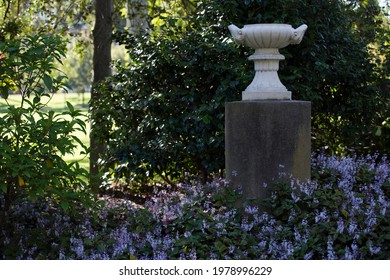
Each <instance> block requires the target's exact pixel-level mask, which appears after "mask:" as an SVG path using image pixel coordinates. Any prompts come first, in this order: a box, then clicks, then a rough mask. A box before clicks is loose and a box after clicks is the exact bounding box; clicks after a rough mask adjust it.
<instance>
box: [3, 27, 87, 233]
mask: <svg viewBox="0 0 390 280" xmlns="http://www.w3.org/2000/svg"><path fill="white" fill-rule="evenodd" d="M0 54H1V58H0V89H1V97H2V98H3V100H4V101H5V102H6V103H7V104H8V107H7V109H6V110H5V113H4V114H1V115H0V161H1V166H0V193H2V195H3V196H4V204H1V205H0V220H1V223H0V224H1V225H2V226H4V227H7V228H8V227H9V230H10V232H12V221H8V222H10V223H11V224H7V223H6V219H7V215H6V213H7V211H9V210H10V209H12V207H13V205H14V204H15V203H20V201H21V200H23V199H25V198H27V199H29V200H37V199H49V198H51V199H52V200H53V201H54V202H55V203H58V204H59V205H60V206H61V207H62V208H63V209H64V210H72V209H74V205H75V204H79V203H80V204H84V205H88V206H93V205H94V198H93V196H92V195H91V193H90V191H89V190H88V186H87V185H86V182H85V181H86V180H85V179H86V178H87V176H88V173H87V171H86V170H85V169H82V168H80V166H79V164H78V162H72V163H67V162H65V161H64V160H63V158H62V157H63V156H64V155H65V154H71V153H73V152H74V151H75V149H76V147H78V145H81V147H82V148H83V150H84V152H85V153H86V152H87V148H86V147H85V146H84V145H83V143H82V141H80V139H79V138H77V137H76V136H75V135H74V133H75V132H77V131H80V132H82V133H86V130H85V129H86V128H85V123H84V121H83V117H84V118H85V116H83V114H82V113H81V112H80V111H79V110H75V108H74V107H73V106H72V105H71V104H70V103H69V102H68V103H67V107H68V110H67V111H66V112H63V113H56V112H54V111H47V110H44V109H45V104H43V103H42V102H41V98H42V97H44V96H48V97H50V96H52V94H54V92H56V91H58V90H59V89H62V88H64V85H65V84H64V79H65V77H64V76H62V75H56V72H59V71H58V70H57V69H56V68H55V63H56V62H60V61H61V59H62V57H63V56H64V55H65V52H64V44H63V43H62V41H61V39H60V37H59V36H45V35H33V36H26V37H23V38H21V39H19V40H7V41H5V42H0ZM11 91H15V92H17V93H18V94H20V95H21V96H22V99H21V103H20V105H19V106H15V105H10V104H9V103H8V101H7V97H8V94H9V93H10V92H11Z"/></svg>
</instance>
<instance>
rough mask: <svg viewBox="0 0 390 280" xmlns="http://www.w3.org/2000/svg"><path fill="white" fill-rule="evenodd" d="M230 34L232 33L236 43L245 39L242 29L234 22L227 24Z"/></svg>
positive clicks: (241, 42)
mask: <svg viewBox="0 0 390 280" xmlns="http://www.w3.org/2000/svg"><path fill="white" fill-rule="evenodd" d="M228 28H229V31H230V34H232V36H233V39H234V41H235V42H236V43H238V44H243V43H244V40H245V35H244V33H243V32H242V29H240V28H238V27H237V26H235V25H234V24H231V25H229V26H228Z"/></svg>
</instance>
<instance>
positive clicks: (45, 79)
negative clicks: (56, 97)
mask: <svg viewBox="0 0 390 280" xmlns="http://www.w3.org/2000/svg"><path fill="white" fill-rule="evenodd" d="M43 82H44V83H45V86H46V87H47V88H48V89H49V90H50V91H52V89H53V79H52V78H51V77H50V76H49V75H44V76H43Z"/></svg>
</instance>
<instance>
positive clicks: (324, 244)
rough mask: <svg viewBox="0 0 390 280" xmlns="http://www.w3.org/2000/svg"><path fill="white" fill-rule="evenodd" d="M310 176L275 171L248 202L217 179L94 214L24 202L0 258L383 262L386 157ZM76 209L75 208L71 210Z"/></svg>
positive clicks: (321, 160) (4, 236) (317, 163)
mask: <svg viewBox="0 0 390 280" xmlns="http://www.w3.org/2000/svg"><path fill="white" fill-rule="evenodd" d="M312 167H313V171H312V180H311V181H309V182H298V181H296V180H294V179H291V178H289V177H288V176H287V175H286V174H283V173H282V172H281V177H280V179H279V180H277V181H275V186H274V188H275V192H274V193H273V195H272V197H271V198H270V199H269V201H267V202H266V204H267V206H268V207H269V209H271V210H270V211H269V213H264V212H261V211H260V210H259V208H258V207H257V206H256V205H255V204H251V203H249V202H248V203H247V204H244V205H243V207H241V208H237V207H235V202H236V201H237V199H239V197H240V192H239V190H235V189H234V188H233V187H232V186H229V184H228V182H227V181H225V180H224V179H222V178H216V179H214V180H213V181H212V182H210V183H207V184H201V183H199V182H197V181H189V182H186V183H181V184H177V185H176V186H174V188H169V187H166V188H165V189H162V190H161V189H160V190H159V191H156V192H155V193H154V194H153V195H152V196H151V197H150V198H149V199H147V201H146V202H145V203H143V204H140V203H139V201H138V202H134V201H131V200H129V199H128V197H125V196H124V197H122V198H115V197H113V196H109V197H105V198H104V200H105V201H106V205H105V207H103V208H101V209H100V210H97V211H96V212H94V211H90V210H82V208H81V206H80V209H79V210H80V211H79V212H78V213H74V214H69V213H68V214H66V213H64V211H63V209H62V208H61V207H58V205H56V204H55V202H54V201H48V200H46V201H39V202H38V201H36V202H31V201H24V202H22V203H20V204H18V205H15V206H14V207H13V208H12V209H11V210H10V211H9V212H8V213H7V225H8V227H3V229H2V232H1V236H0V237H1V238H0V258H3V259H389V258H390V254H389V251H390V248H389V243H390V242H389V240H390V224H389V206H390V200H389V188H390V165H389V163H388V161H387V159H386V158H385V157H383V158H382V159H381V158H379V156H367V157H365V158H356V157H345V158H341V159H340V158H337V157H326V156H324V155H317V156H313V162H312ZM76 212H77V211H76Z"/></svg>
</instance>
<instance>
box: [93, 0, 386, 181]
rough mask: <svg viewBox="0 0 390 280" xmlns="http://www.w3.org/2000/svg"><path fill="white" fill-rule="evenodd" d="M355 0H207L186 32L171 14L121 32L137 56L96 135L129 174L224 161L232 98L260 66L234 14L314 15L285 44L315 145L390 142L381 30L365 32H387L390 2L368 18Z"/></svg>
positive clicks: (288, 19) (356, 146)
mask: <svg viewBox="0 0 390 280" xmlns="http://www.w3.org/2000/svg"><path fill="white" fill-rule="evenodd" d="M351 2H353V5H352V4H351V5H347V4H345V3H344V2H343V1H339V0H332V1H328V0H321V1H316V4H315V5H308V4H307V3H308V2H307V1H306V0H299V1H296V0H294V1H292V0H278V1H258V0H251V1H247V0H245V1H244V0H229V1H218V0H210V1H201V3H200V4H199V7H198V10H197V13H195V15H194V16H193V17H192V18H191V19H190V20H189V21H190V23H189V24H188V25H186V26H187V31H186V32H182V31H181V29H180V28H179V29H180V31H178V30H177V29H175V28H174V26H175V20H174V19H166V21H165V22H166V25H165V29H164V26H163V27H161V28H160V29H159V31H158V32H155V33H153V32H152V33H151V35H150V36H149V35H148V36H143V37H142V36H141V38H134V37H131V36H128V35H126V34H120V35H118V36H117V41H118V42H120V43H122V44H124V45H125V46H126V47H127V48H128V50H129V54H130V58H131V61H132V63H130V64H129V65H128V66H119V67H118V73H117V74H116V75H114V76H113V77H112V78H111V79H110V80H109V81H108V82H107V83H106V84H104V85H102V86H101V88H100V91H101V98H99V100H96V102H94V103H93V104H92V110H93V112H94V113H96V115H97V116H98V117H97V118H96V119H97V121H96V124H95V126H94V129H93V130H94V131H93V135H95V136H96V137H97V138H99V139H100V141H101V142H102V143H106V144H107V154H106V155H103V158H102V161H101V163H102V167H103V168H105V170H111V174H114V177H116V178H122V179H123V178H125V179H127V180H128V181H133V179H136V180H139V181H147V180H148V179H154V178H155V176H156V175H159V176H161V177H164V179H165V180H166V181H170V180H172V179H175V178H180V176H182V174H183V173H182V171H183V170H185V171H189V172H191V173H194V174H202V176H203V177H207V175H208V174H209V173H213V172H218V171H219V170H223V168H224V103H225V102H228V101H234V100H240V99H241V91H242V90H244V89H245V87H246V86H247V85H248V84H249V82H250V80H251V79H252V75H253V65H252V63H250V62H248V61H247V60H246V57H248V55H249V53H250V52H252V51H253V50H249V49H246V48H244V47H238V46H236V45H235V43H233V42H232V40H230V39H229V38H230V35H229V34H228V30H227V26H228V25H229V24H231V23H235V24H236V25H238V26H243V25H244V24H248V23H258V22H283V23H289V24H292V25H293V26H294V27H296V26H299V25H300V24H302V23H306V24H308V26H309V29H308V31H307V32H306V34H305V37H304V40H303V41H302V43H301V44H300V45H299V46H289V47H288V48H284V49H282V50H281V52H282V53H283V54H284V55H285V56H286V60H287V62H286V63H283V62H282V63H281V69H280V71H279V73H280V76H281V80H282V81H283V83H284V84H285V85H286V86H287V88H289V89H290V90H292V92H293V97H294V99H303V100H309V101H312V104H313V110H312V117H313V118H312V131H313V142H312V147H313V149H314V150H328V151H330V152H331V153H346V152H348V151H351V150H353V151H354V152H356V153H361V154H366V153H367V151H371V152H376V151H377V150H378V151H380V152H382V153H386V152H388V147H390V145H389V142H388V140H389V139H388V137H387V136H386V135H387V134H388V133H386V132H387V131H388V120H387V119H388V115H389V106H388V101H389V95H388V92H385V91H382V90H381V87H378V86H377V84H378V83H380V82H381V79H383V77H384V76H383V75H382V74H384V71H386V70H385V69H386V68H385V67H384V68H382V69H381V70H378V67H376V65H375V64H373V63H372V57H373V56H372V53H371V52H369V51H368V47H367V46H368V44H369V43H371V42H372V40H376V37H375V36H374V37H373V36H371V35H370V36H368V35H367V36H365V35H364V34H366V32H364V30H365V29H370V30H372V26H373V25H375V26H376V29H375V30H377V32H378V35H377V36H378V37H379V35H380V34H382V33H383V32H382V31H381V30H382V29H381V25H380V22H379V20H378V17H379V13H380V9H372V11H373V12H372V13H369V14H367V18H366V20H367V21H363V20H361V18H360V17H358V15H357V14H355V13H357V12H358V10H357V9H355V8H354V7H355V6H356V5H357V3H355V1H351ZM359 11H360V10H359ZM370 11H371V10H370ZM319 14H322V15H326V16H324V17H318V15H319ZM358 19H360V21H359V24H358V25H357V23H356V21H357V20H358ZM354 26H359V29H356V28H355V27H354ZM381 32H382V33H381ZM368 33H370V32H368ZM383 34H385V33H383ZM381 73H382V74H381Z"/></svg>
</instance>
